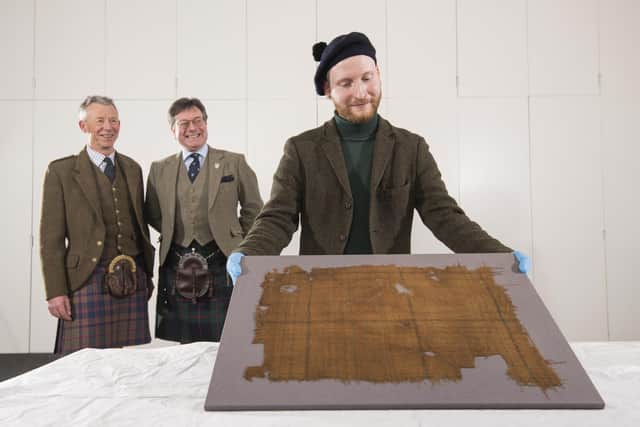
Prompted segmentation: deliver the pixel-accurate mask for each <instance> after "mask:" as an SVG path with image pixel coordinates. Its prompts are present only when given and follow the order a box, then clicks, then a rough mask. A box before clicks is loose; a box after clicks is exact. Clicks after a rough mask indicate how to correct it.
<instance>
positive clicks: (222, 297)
mask: <svg viewBox="0 0 640 427" xmlns="http://www.w3.org/2000/svg"><path fill="white" fill-rule="evenodd" d="M225 263H226V257H225V256H224V255H222V256H220V257H215V258H212V259H209V260H208V263H207V268H208V271H209V276H210V278H211V283H212V286H213V296H212V297H208V296H207V295H204V296H202V297H200V298H198V299H197V301H196V302H195V303H194V302H193V301H192V300H190V299H187V298H185V297H183V296H182V295H180V294H179V293H178V292H175V291H174V288H175V279H176V267H177V257H176V256H168V257H167V260H166V261H165V263H164V265H162V266H160V271H159V274H158V294H157V298H158V301H157V305H156V338H160V339H163V340H169V341H177V342H180V343H181V344H187V343H191V342H195V341H216V342H217V341H220V336H221V335H222V328H223V327H224V321H225V318H226V316H227V308H228V307H229V300H230V299H231V292H232V290H233V287H232V286H231V281H227V270H226V267H225Z"/></svg>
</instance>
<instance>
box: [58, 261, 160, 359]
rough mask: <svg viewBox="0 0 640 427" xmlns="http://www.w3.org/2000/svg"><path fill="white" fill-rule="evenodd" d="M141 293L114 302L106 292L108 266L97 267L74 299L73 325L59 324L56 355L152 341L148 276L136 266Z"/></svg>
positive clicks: (72, 298) (72, 299) (71, 323)
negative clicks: (104, 284)
mask: <svg viewBox="0 0 640 427" xmlns="http://www.w3.org/2000/svg"><path fill="white" fill-rule="evenodd" d="M137 265H138V268H137V270H136V274H137V275H138V291H137V292H136V293H135V294H133V295H131V296H129V297H125V298H114V297H112V296H111V295H110V294H109V293H107V292H106V291H105V290H104V287H103V282H104V275H105V271H106V266H105V265H98V266H97V267H96V269H95V270H94V271H93V273H92V274H91V276H90V277H89V278H88V279H87V281H86V282H85V283H84V285H83V286H82V287H81V288H80V289H78V290H77V291H75V292H74V293H73V294H72V295H71V297H70V300H71V314H72V316H73V320H72V321H67V320H62V319H60V320H58V332H57V336H56V344H55V349H54V352H55V353H70V352H73V351H76V350H80V349H82V348H86V347H92V348H110V347H123V346H127V345H136V344H144V343H148V342H149V341H151V335H150V333H149V315H148V309H147V275H146V273H145V272H144V266H143V265H142V263H141V262H137Z"/></svg>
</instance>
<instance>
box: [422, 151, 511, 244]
mask: <svg viewBox="0 0 640 427" xmlns="http://www.w3.org/2000/svg"><path fill="white" fill-rule="evenodd" d="M417 153H418V155H417V157H416V174H417V177H416V192H415V206H416V210H417V211H418V213H419V215H420V218H421V219H422V222H423V223H424V224H425V225H426V226H427V227H428V228H429V229H430V230H431V231H432V232H433V234H434V235H435V236H436V237H437V238H438V240H440V241H441V242H442V243H444V244H445V245H447V247H449V249H451V250H452V251H454V252H456V253H483V252H512V250H511V249H510V248H508V247H507V246H504V245H503V244H502V243H500V242H499V241H498V240H496V239H494V238H493V237H491V236H490V235H489V234H487V232H485V231H484V230H483V229H482V227H480V225H478V224H477V223H475V222H473V221H472V220H471V219H469V217H467V215H466V214H465V213H464V211H463V210H462V208H460V206H458V204H457V203H456V201H455V200H454V199H453V198H452V197H451V196H450V195H449V193H448V192H447V188H446V186H445V184H444V182H443V181H442V176H441V175H440V170H439V169H438V165H437V164H436V161H435V159H434V158H433V156H432V155H431V153H430V152H429V146H428V145H427V143H426V142H425V141H424V139H421V140H420V141H419V142H418V151H417Z"/></svg>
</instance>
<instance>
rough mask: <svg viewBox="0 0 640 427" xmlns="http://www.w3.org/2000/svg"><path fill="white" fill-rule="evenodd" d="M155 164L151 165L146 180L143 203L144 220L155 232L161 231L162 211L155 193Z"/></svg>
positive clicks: (156, 192)
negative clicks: (145, 192)
mask: <svg viewBox="0 0 640 427" xmlns="http://www.w3.org/2000/svg"><path fill="white" fill-rule="evenodd" d="M157 169H158V168H157V164H156V163H152V164H151V169H150V170H149V177H148V178H147V194H146V197H145V201H144V219H145V221H146V222H147V224H149V225H150V226H151V227H153V228H154V229H155V230H156V231H158V232H161V229H162V211H161V210H160V200H159V199H158V191H157V178H156V175H157Z"/></svg>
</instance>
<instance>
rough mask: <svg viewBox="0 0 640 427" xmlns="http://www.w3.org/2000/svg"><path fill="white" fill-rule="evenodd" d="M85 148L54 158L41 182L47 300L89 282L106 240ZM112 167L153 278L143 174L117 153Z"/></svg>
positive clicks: (93, 172)
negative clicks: (119, 176) (125, 194)
mask: <svg viewBox="0 0 640 427" xmlns="http://www.w3.org/2000/svg"><path fill="white" fill-rule="evenodd" d="M93 167H94V166H93V164H92V163H91V160H90V159H89V155H88V154H87V151H86V149H82V151H80V153H79V154H77V155H73V156H68V157H64V158H62V159H58V160H54V161H53V162H51V163H50V164H49V167H48V168H47V172H46V174H45V178H44V187H43V193H42V214H41V219H40V257H41V259H42V273H43V276H44V285H45V290H46V295H47V299H51V298H53V297H56V296H60V295H68V294H70V293H71V292H73V291H75V290H76V289H78V288H80V287H81V286H82V284H83V283H84V282H85V281H86V280H87V279H88V278H89V276H90V275H91V273H92V272H93V270H94V269H95V267H96V264H97V262H98V261H99V260H100V256H101V255H102V250H103V248H104V245H103V242H104V239H105V236H106V228H105V223H104V220H103V218H102V210H101V207H100V201H99V196H98V193H97V187H96V181H95V171H94V170H93ZM116 167H117V168H120V169H121V171H122V172H123V175H124V178H125V180H126V182H127V187H128V189H129V194H130V195H131V201H132V203H133V210H134V212H135V218H134V221H135V224H133V226H134V227H137V228H138V230H139V231H140V236H142V242H140V248H141V250H142V254H143V257H144V264H145V269H146V272H147V275H148V277H151V276H152V275H153V256H154V248H153V246H152V245H151V242H150V241H149V228H148V227H147V224H146V222H145V221H144V212H143V195H144V194H143V193H144V189H143V182H142V170H141V169H140V166H139V165H138V163H136V162H135V161H134V160H133V159H131V158H130V157H127V156H125V155H123V154H121V153H116Z"/></svg>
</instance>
